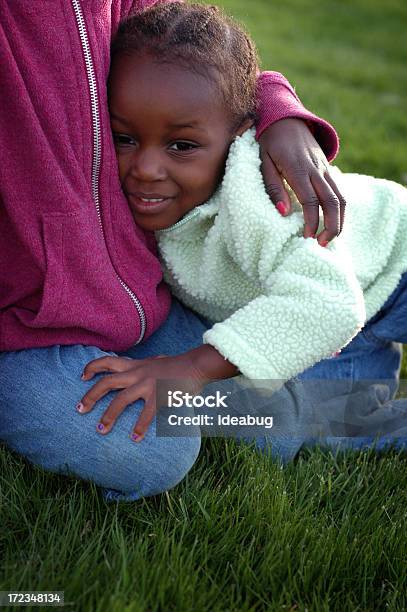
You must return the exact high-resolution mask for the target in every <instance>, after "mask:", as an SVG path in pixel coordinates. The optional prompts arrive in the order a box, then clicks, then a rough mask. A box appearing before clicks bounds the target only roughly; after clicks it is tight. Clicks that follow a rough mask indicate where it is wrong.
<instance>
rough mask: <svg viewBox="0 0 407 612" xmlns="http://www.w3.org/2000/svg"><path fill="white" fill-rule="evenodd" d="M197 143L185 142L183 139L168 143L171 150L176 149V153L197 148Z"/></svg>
mask: <svg viewBox="0 0 407 612" xmlns="http://www.w3.org/2000/svg"><path fill="white" fill-rule="evenodd" d="M198 147H199V145H198V144H197V143H194V142H187V141H185V140H177V141H176V142H173V143H172V144H171V145H170V150H171V151H177V152H178V153H185V152H187V151H192V150H193V149H197V148H198Z"/></svg>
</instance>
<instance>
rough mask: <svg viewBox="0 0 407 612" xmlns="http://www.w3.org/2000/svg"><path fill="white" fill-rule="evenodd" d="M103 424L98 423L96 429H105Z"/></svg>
mask: <svg viewBox="0 0 407 612" xmlns="http://www.w3.org/2000/svg"><path fill="white" fill-rule="evenodd" d="M105 429H106V428H105V426H104V425H103V423H98V430H99V431H105Z"/></svg>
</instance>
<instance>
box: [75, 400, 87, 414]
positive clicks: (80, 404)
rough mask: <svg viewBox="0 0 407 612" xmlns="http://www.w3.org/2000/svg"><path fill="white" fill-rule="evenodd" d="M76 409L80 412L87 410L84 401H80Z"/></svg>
mask: <svg viewBox="0 0 407 612" xmlns="http://www.w3.org/2000/svg"><path fill="white" fill-rule="evenodd" d="M76 410H77V411H78V412H85V406H84V405H83V404H82V402H79V404H76Z"/></svg>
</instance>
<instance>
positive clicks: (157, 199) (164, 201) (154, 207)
mask: <svg viewBox="0 0 407 612" xmlns="http://www.w3.org/2000/svg"><path fill="white" fill-rule="evenodd" d="M127 199H128V201H129V203H130V205H131V207H132V208H133V210H135V211H136V212H139V213H142V214H153V213H158V212H161V211H162V210H163V209H164V208H166V207H167V205H168V204H169V203H170V202H171V201H172V200H173V199H174V198H173V197H169V196H164V195H159V194H155V193H154V194H148V195H147V194H144V193H143V194H141V193H129V194H127Z"/></svg>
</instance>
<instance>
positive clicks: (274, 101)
mask: <svg viewBox="0 0 407 612" xmlns="http://www.w3.org/2000/svg"><path fill="white" fill-rule="evenodd" d="M257 87H258V109H257V114H258V117H259V119H258V122H257V126H256V138H257V139H259V138H260V136H261V134H262V133H263V132H264V130H265V129H267V128H268V127H269V126H270V125H271V124H272V123H275V122H276V121H279V120H280V119H287V118H289V117H292V118H295V119H302V120H304V121H306V122H307V123H309V124H311V126H312V132H313V135H314V137H315V139H316V141H317V142H318V144H319V146H320V147H321V149H322V150H323V151H324V153H325V155H326V157H327V159H328V161H330V162H331V161H333V160H334V159H335V157H336V156H337V154H338V151H339V137H338V134H337V133H336V130H335V129H334V128H333V127H332V125H331V124H330V123H328V121H325V120H324V119H321V118H320V117H317V115H314V114H313V113H311V112H310V111H309V110H307V109H306V108H305V107H304V106H303V104H302V103H301V101H300V99H299V98H298V96H297V94H296V93H295V91H294V89H293V88H292V87H291V85H290V83H289V82H288V81H287V79H286V78H285V77H284V76H283V75H282V74H280V73H278V72H262V73H261V74H260V75H259V78H258V85H257Z"/></svg>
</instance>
